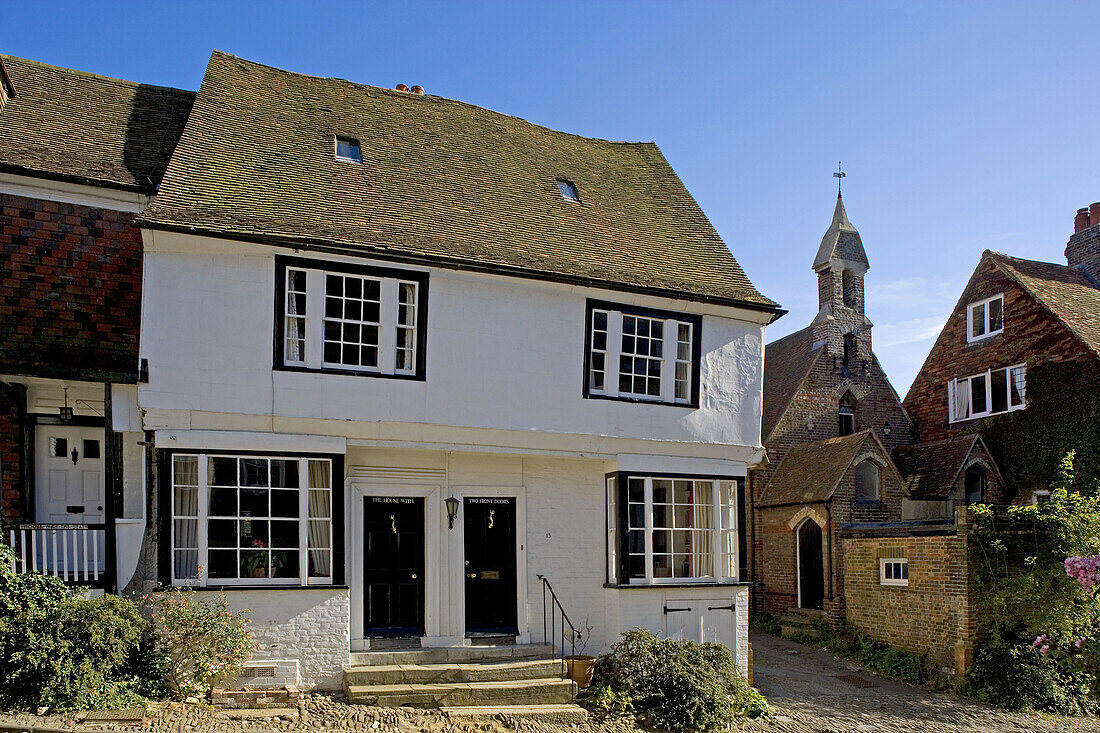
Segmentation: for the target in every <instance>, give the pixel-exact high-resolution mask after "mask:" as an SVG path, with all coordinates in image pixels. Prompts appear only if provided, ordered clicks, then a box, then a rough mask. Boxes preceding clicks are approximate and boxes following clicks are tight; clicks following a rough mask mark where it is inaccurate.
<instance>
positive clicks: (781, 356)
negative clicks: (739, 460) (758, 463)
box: [760, 326, 822, 442]
mask: <svg viewBox="0 0 1100 733" xmlns="http://www.w3.org/2000/svg"><path fill="white" fill-rule="evenodd" d="M821 353H822V346H821V345H819V346H818V347H817V348H814V344H813V327H812V326H807V327H806V328H803V329H802V330H801V331H795V332H794V333H792V334H789V335H787V336H784V337H783V338H781V339H779V340H778V341H773V342H772V343H770V344H768V345H767V346H766V347H764V409H763V413H762V415H761V429H760V438H761V440H762V441H764V442H767V440H768V438H769V437H770V436H771V433H772V430H774V429H775V426H776V425H777V424H778V423H779V421H780V420H781V419H782V418H783V413H784V412H786V410H787V406H788V405H789V404H791V400H792V399H793V398H794V395H795V393H796V392H798V388H799V387H800V386H801V385H802V382H803V380H805V379H806V375H807V374H809V373H810V369H812V368H813V365H814V362H815V361H816V360H817V357H818V356H820V355H821Z"/></svg>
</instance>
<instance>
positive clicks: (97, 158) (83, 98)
mask: <svg viewBox="0 0 1100 733" xmlns="http://www.w3.org/2000/svg"><path fill="white" fill-rule="evenodd" d="M0 58H2V59H3V63H4V69H5V71H6V72H7V75H8V76H9V77H10V79H11V85H12V87H13V89H14V90H15V96H13V97H12V98H11V99H9V100H8V101H7V102H6V103H5V104H4V107H3V110H0V170H6V171H8V172H13V173H21V174H27V175H38V176H44V177H49V178H60V179H63V180H70V181H76V182H79V183H90V184H95V185H101V186H108V187H112V188H123V189H130V190H139V191H143V192H147V193H151V192H152V191H153V190H154V189H155V187H156V184H157V183H158V182H159V181H160V177H161V175H162V174H163V172H164V168H165V166H166V165H167V164H168V158H169V156H170V155H171V153H172V149H173V147H174V146H175V143H176V140H177V139H178V138H179V134H180V132H181V130H182V129H183V123H184V121H185V120H186V119H187V113H188V111H189V110H190V109H191V103H192V101H193V100H194V98H195V94H194V93H193V92H185V91H181V90H179V89H168V88H166V87H156V86H149V85H147V84H135V83H134V82H129V81H121V80H119V79H110V78H108V77H104V76H97V75H95V74H88V73H85V72H82V71H73V70H71V69H63V68H60V67H57V66H50V65H48V64H43V63H39V62H37V61H28V60H26V59H21V58H16V57H14V56H3V57H0Z"/></svg>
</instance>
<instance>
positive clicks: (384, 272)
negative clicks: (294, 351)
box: [272, 255, 429, 382]
mask: <svg viewBox="0 0 1100 733" xmlns="http://www.w3.org/2000/svg"><path fill="white" fill-rule="evenodd" d="M287 268H294V269H302V270H321V271H323V272H325V273H330V272H331V273H340V274H346V275H361V276H365V277H382V278H386V277H388V278H394V279H398V280H407V281H411V282H415V283H416V368H415V369H414V370H413V373H412V374H389V373H386V372H370V371H365V370H360V369H338V368H335V367H325V366H322V367H317V368H313V367H308V366H304V365H300V364H286V363H285V359H284V356H285V352H284V350H285V349H286V342H285V338H284V337H285V336H286V271H287ZM428 279H429V273H427V272H423V271H421V270H402V269H398V268H393V267H377V266H374V265H360V264H356V263H348V262H333V261H331V260H319V259H312V258H302V257H286V256H282V255H276V257H275V293H274V296H275V297H274V299H275V322H274V326H275V328H274V344H273V348H274V351H273V357H272V365H273V367H272V368H273V369H275V370H276V371H280V372H305V373H308V374H341V375H345V376H351V377H371V378H375V379H378V378H381V379H404V380H412V381H417V382H423V381H425V380H427V378H428V377H427V364H428V361H427V354H428ZM308 317H310V316H309V315H308V314H307V318H308Z"/></svg>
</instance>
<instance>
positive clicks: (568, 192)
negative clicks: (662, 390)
mask: <svg viewBox="0 0 1100 733" xmlns="http://www.w3.org/2000/svg"><path fill="white" fill-rule="evenodd" d="M557 184H558V190H559V191H561V197H562V198H563V199H565V200H566V201H575V202H577V203H578V204H579V203H580V202H581V198H580V196H578V195H577V186H576V184H575V183H573V182H572V181H567V180H565V179H564V178H559V179H557Z"/></svg>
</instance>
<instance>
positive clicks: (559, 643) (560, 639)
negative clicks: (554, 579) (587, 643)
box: [535, 575, 581, 694]
mask: <svg viewBox="0 0 1100 733" xmlns="http://www.w3.org/2000/svg"><path fill="white" fill-rule="evenodd" d="M535 577H536V578H538V579H539V580H541V581H542V643H543V644H549V643H551V642H550V633H553V634H554V635H555V639H554V642H553V644H554V646H555V647H556V648H557V649H558V658H559V659H560V660H561V678H562V679H563V680H564V679H565V678H566V665H565V642H566V636H565V628H566V627H567V626H568V627H569V655H570V656H576V654H577V641H578V640H579V639H580V638H581V632H579V631H577V627H576V626H574V625H573V622H572V621H570V620H569V616H568V615H566V613H565V608H564V607H563V606H562V605H561V601H560V600H558V594H557V593H555V592H554V587H553V586H552V585H550V581H549V580H547V579H546V576H545V575H536V576H535ZM548 592H549V594H550V602H551V606H550V616H549V618H548V617H547V615H546V594H547V593H548ZM555 616H556V617H558V618H560V623H559V622H558V621H557V620H556V619H555ZM548 621H549V624H548V623H547V622H548ZM555 626H557V627H558V628H559V629H560V632H557V631H556V630H555ZM548 629H549V633H548ZM575 689H576V685H570V690H573V691H574V694H575Z"/></svg>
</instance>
